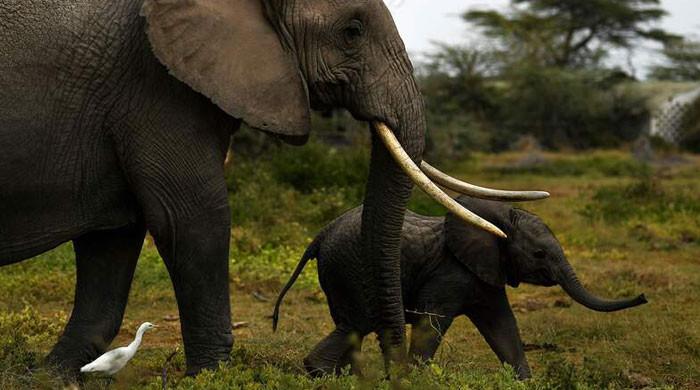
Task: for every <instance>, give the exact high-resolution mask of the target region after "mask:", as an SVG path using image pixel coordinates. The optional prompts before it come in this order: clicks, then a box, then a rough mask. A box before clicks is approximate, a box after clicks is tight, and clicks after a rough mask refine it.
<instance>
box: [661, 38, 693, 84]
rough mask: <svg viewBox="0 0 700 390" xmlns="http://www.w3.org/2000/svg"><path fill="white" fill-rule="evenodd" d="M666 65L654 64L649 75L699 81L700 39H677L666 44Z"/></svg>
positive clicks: (664, 78) (663, 78) (666, 78)
mask: <svg viewBox="0 0 700 390" xmlns="http://www.w3.org/2000/svg"><path fill="white" fill-rule="evenodd" d="M663 54H664V56H665V57H666V59H667V62H668V63H667V64H666V65H660V66H655V67H654V68H653V69H652V72H651V77H652V78H655V79H659V80H674V81H700V41H698V40H679V41H674V42H670V43H669V44H666V45H665V46H664V49H663Z"/></svg>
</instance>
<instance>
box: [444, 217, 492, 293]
mask: <svg viewBox="0 0 700 390" xmlns="http://www.w3.org/2000/svg"><path fill="white" fill-rule="evenodd" d="M445 234H446V237H445V241H446V243H445V244H446V246H447V248H448V250H449V251H450V252H451V253H452V254H453V255H454V256H455V258H456V259H457V261H459V262H460V263H462V264H464V266H465V267H467V268H468V269H469V270H470V271H471V272H472V273H474V274H475V275H476V276H477V277H478V278H479V279H481V280H482V281H484V282H486V283H488V284H490V285H491V286H494V287H504V286H505V284H506V272H505V270H504V269H503V264H501V253H500V250H499V242H498V238H496V237H495V236H494V235H493V234H491V233H488V232H486V231H484V230H481V229H479V228H475V227H473V226H472V225H467V224H466V223H465V222H464V221H462V220H461V219H460V218H459V217H457V216H455V215H452V214H447V216H446V217H445Z"/></svg>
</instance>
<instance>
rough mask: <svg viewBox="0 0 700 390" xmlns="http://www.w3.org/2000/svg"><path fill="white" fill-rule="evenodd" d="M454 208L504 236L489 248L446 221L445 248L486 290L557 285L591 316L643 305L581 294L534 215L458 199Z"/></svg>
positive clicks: (487, 239) (485, 239) (486, 241)
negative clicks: (487, 223) (482, 220)
mask: <svg viewBox="0 0 700 390" xmlns="http://www.w3.org/2000/svg"><path fill="white" fill-rule="evenodd" d="M458 202H459V203H460V204H462V205H464V206H465V207H467V208H469V209H470V210H473V211H474V212H476V213H477V214H478V215H480V216H481V217H483V218H486V219H487V220H489V221H491V222H493V223H494V224H496V226H498V227H500V228H501V229H503V231H505V232H506V233H507V234H508V239H506V240H500V241H499V242H498V243H497V244H495V245H494V240H497V239H496V238H495V237H491V236H487V235H484V234H483V233H482V232H481V231H476V230H475V229H473V228H472V227H470V226H466V225H465V224H464V223H463V222H462V221H458V220H457V219H456V218H455V217H454V216H452V215H448V216H447V217H446V222H445V224H446V229H447V244H448V246H449V247H450V248H451V250H452V252H453V253H454V254H455V256H456V257H457V258H458V259H460V261H461V262H463V263H464V264H465V265H466V266H467V267H468V268H469V269H470V270H471V271H472V272H474V273H475V274H476V275H477V276H478V277H479V278H480V279H482V280H483V281H485V282H487V283H488V284H491V285H493V286H504V285H505V284H506V283H508V284H510V285H513V286H517V285H518V284H519V283H521V282H524V283H530V284H535V285H539V286H553V285H557V284H558V285H560V286H561V287H562V288H563V289H564V291H566V293H567V294H569V296H571V298H573V299H574V300H575V301H576V302H578V303H580V304H582V305H584V306H586V307H587V308H589V309H592V310H596V311H617V310H622V309H627V308H630V307H634V306H638V305H641V304H644V303H646V302H647V301H646V298H645V297H644V295H643V294H642V295H639V296H637V297H635V298H631V299H622V300H606V299H602V298H599V297H597V296H595V295H593V294H592V293H590V292H589V291H588V290H586V289H585V288H584V287H583V286H582V285H581V282H580V281H579V280H578V277H577V276H576V273H575V272H574V269H573V268H572V267H571V264H569V262H568V261H567V259H566V256H565V255H564V251H563V250H562V248H561V245H560V244H559V241H558V240H557V239H556V237H555V236H554V233H552V231H551V230H550V229H549V227H547V225H546V224H545V223H544V222H542V220H541V219H540V218H539V217H537V216H536V215H534V214H531V213H529V212H527V211H525V210H521V209H517V208H513V207H511V206H509V205H507V204H503V203H496V202H492V201H487V200H480V199H475V198H470V197H464V196H463V197H460V198H458ZM479 246H481V247H483V248H484V249H483V250H482V251H481V252H479V253H483V256H482V255H477V256H474V255H473V254H474V253H475V249H476V248H479ZM468 254H471V255H468Z"/></svg>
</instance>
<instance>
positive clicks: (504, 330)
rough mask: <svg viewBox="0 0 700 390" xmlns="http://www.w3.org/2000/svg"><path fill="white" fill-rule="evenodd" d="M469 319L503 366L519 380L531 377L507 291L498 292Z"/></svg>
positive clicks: (468, 314)
mask: <svg viewBox="0 0 700 390" xmlns="http://www.w3.org/2000/svg"><path fill="white" fill-rule="evenodd" d="M467 316H468V317H469V318H470V319H471V320H472V322H473V323H474V325H476V327H477V329H479V332H480V333H481V334H482V335H483V336H484V338H485V339H486V342H487V343H488V344H489V346H490V347H491V349H492V350H493V351H494V352H495V353H496V355H497V356H498V358H499V359H500V361H501V362H502V363H508V364H509V365H510V366H512V367H513V369H514V370H515V372H516V373H517V374H518V378H519V379H527V378H529V377H530V366H529V365H528V364H527V359H526V358H525V351H524V349H523V342H522V340H521V339H520V331H519V330H518V324H517V322H516V320H515V316H514V315H513V311H512V310H511V308H510V304H509V303H508V297H507V296H506V292H505V290H501V291H499V292H497V293H496V294H495V295H494V296H493V297H490V298H489V299H488V301H487V302H485V303H484V304H483V305H481V306H479V307H475V308H471V309H469V311H468V312H467Z"/></svg>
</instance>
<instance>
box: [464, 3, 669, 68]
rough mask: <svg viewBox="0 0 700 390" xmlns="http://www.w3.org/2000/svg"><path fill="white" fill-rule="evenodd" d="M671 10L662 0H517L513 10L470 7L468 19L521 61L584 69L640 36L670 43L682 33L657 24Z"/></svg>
mask: <svg viewBox="0 0 700 390" xmlns="http://www.w3.org/2000/svg"><path fill="white" fill-rule="evenodd" d="M665 15H666V11H664V10H663V9H661V8H659V0H585V1H578V0H511V8H510V11H509V12H504V13H501V12H498V11H493V10H489V11H478V10H472V11H468V12H466V13H465V14H464V15H463V17H464V19H465V20H466V21H467V22H469V23H472V24H475V25H476V26H479V27H481V28H482V29H483V31H484V33H485V34H486V35H487V36H489V37H491V38H495V39H496V40H497V41H499V42H500V43H501V45H502V48H503V51H504V53H505V54H507V55H508V56H509V57H510V58H513V59H516V60H517V61H523V60H525V61H529V62H530V63H532V64H535V65H540V66H555V67H559V68H580V67H585V66H589V65H598V64H599V63H600V60H601V59H603V58H605V56H606V54H607V53H608V51H609V49H611V48H621V49H628V50H630V49H632V48H633V46H634V44H635V42H637V41H638V40H652V41H656V42H661V43H669V42H672V41H674V40H676V39H678V37H677V36H675V35H673V34H670V33H668V32H666V31H664V30H661V29H658V28H654V27H653V24H654V23H655V22H658V21H659V20H660V19H661V18H663V17H664V16H665Z"/></svg>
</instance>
